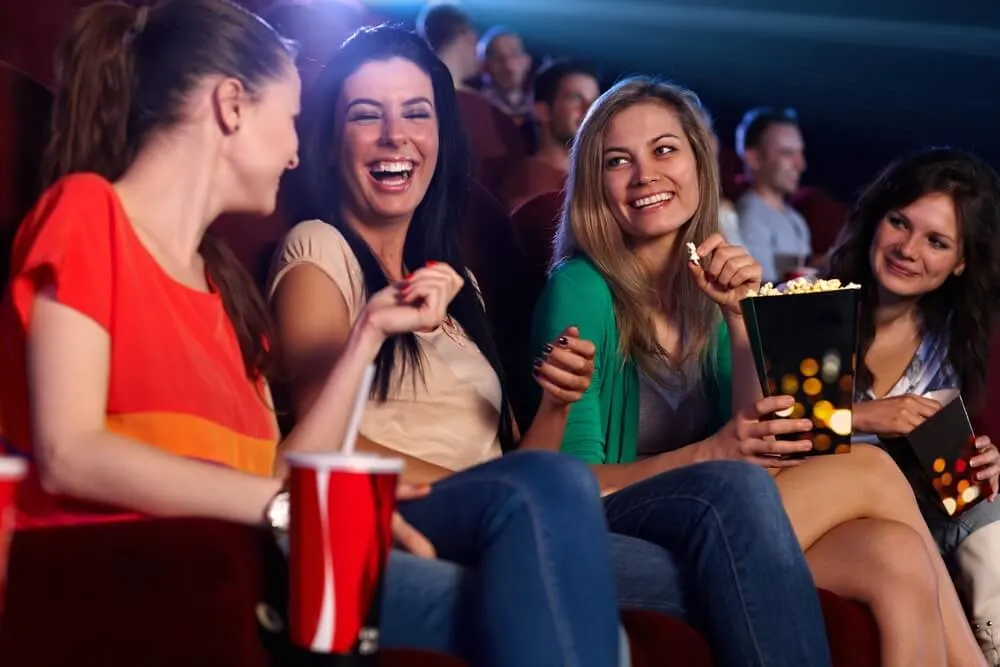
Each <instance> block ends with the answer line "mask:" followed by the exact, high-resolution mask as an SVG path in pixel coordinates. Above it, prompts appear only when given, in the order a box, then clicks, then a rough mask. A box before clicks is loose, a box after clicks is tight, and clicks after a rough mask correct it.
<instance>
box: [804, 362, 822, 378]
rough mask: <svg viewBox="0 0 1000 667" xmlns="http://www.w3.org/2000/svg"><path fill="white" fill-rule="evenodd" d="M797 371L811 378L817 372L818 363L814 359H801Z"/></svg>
mask: <svg viewBox="0 0 1000 667" xmlns="http://www.w3.org/2000/svg"><path fill="white" fill-rule="evenodd" d="M799 372H800V373H802V374H803V375H804V376H806V377H807V378H811V377H812V376H813V375H816V373H818V372H819V364H818V363H816V360H815V359H803V360H802V363H801V364H799Z"/></svg>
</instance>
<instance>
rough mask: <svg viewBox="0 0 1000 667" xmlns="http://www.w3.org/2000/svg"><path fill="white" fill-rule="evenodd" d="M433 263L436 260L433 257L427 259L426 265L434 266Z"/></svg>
mask: <svg viewBox="0 0 1000 667" xmlns="http://www.w3.org/2000/svg"><path fill="white" fill-rule="evenodd" d="M435 264H437V262H435V261H434V260H433V259H429V260H427V266H434V265H435Z"/></svg>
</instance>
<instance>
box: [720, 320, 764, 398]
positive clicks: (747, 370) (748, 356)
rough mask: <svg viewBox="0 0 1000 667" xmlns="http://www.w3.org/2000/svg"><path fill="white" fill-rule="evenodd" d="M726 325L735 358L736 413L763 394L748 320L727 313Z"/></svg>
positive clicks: (733, 396)
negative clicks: (747, 324) (754, 358)
mask: <svg viewBox="0 0 1000 667" xmlns="http://www.w3.org/2000/svg"><path fill="white" fill-rule="evenodd" d="M726 325H727V326H728V327H729V347H730V350H731V353H732V359H733V387H732V399H733V404H732V412H733V414H734V415H735V414H736V413H737V412H738V411H740V410H742V409H743V408H745V407H747V406H748V405H753V404H754V403H756V402H757V401H759V400H760V399H761V398H762V396H763V394H762V393H761V387H760V380H759V379H758V377H757V367H756V365H755V364H754V361H753V350H752V349H751V348H750V336H749V335H748V334H747V328H746V322H744V321H743V318H742V317H741V316H739V315H727V316H726Z"/></svg>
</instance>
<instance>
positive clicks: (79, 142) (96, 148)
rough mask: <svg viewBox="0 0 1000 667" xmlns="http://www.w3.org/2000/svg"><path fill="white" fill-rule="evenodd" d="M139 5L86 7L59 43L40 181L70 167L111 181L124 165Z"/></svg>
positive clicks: (127, 154)
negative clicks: (54, 84) (47, 135)
mask: <svg viewBox="0 0 1000 667" xmlns="http://www.w3.org/2000/svg"><path fill="white" fill-rule="evenodd" d="M144 11H145V10H140V9H136V8H134V7H130V6H128V5H125V4H121V3H117V2H99V3H97V4H96V5H91V6H90V7H86V8H84V9H83V10H81V11H80V13H79V15H78V17H77V19H76V22H75V23H74V24H73V28H72V31H71V32H70V36H69V38H68V39H67V40H66V41H65V42H64V43H63V45H62V46H61V47H60V48H59V52H58V54H57V57H56V68H57V69H56V76H57V84H56V94H55V103H54V105H53V107H52V129H51V138H50V140H49V146H48V148H47V149H46V151H45V157H44V159H43V162H42V177H43V184H44V185H45V186H46V187H48V186H49V185H52V183H54V182H55V181H57V180H58V179H59V178H61V177H62V176H65V175H66V174H70V173H72V172H75V171H90V172H94V173H97V174H100V175H101V176H103V177H104V178H106V179H107V180H109V181H114V180H117V179H118V178H119V177H121V175H122V173H124V171H125V168H126V167H127V166H128V163H129V161H130V159H131V155H130V150H129V148H130V147H129V140H128V124H129V111H130V107H131V101H132V92H133V87H134V73H135V56H134V55H133V51H132V49H131V48H130V47H131V42H132V41H133V39H134V36H135V34H136V27H137V24H138V23H139V19H140V16H141V13H144Z"/></svg>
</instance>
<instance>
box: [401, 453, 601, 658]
mask: <svg viewBox="0 0 1000 667" xmlns="http://www.w3.org/2000/svg"><path fill="white" fill-rule="evenodd" d="M399 509H400V513H401V514H402V515H403V516H404V518H406V520H407V521H409V522H410V523H411V524H412V525H413V527H414V528H416V529H417V530H419V531H420V532H422V533H423V534H424V535H425V536H427V538H428V539H429V540H430V541H431V543H432V544H434V546H435V547H436V548H437V551H438V555H439V557H440V559H441V560H438V561H423V562H418V561H416V559H414V558H413V557H412V556H407V555H406V554H401V553H397V552H394V553H393V557H392V560H391V562H390V565H389V570H388V574H387V578H386V586H385V598H384V605H383V615H382V623H381V626H382V627H381V630H382V632H381V636H382V643H383V645H385V646H413V647H421V648H428V649H433V650H438V651H443V652H448V653H453V654H457V655H459V656H461V657H464V658H465V659H467V660H469V661H470V662H472V663H473V664H475V665H498V666H504V667H506V666H508V665H509V666H511V667H514V666H518V667H520V666H523V665H565V666H566V667H570V666H573V667H575V666H581V667H585V666H586V667H589V666H593V667H608V666H609V665H616V664H618V660H619V653H618V650H619V634H618V607H617V604H616V600H615V589H614V581H613V578H612V570H611V558H610V546H609V538H608V533H607V528H606V524H605V519H604V514H603V512H602V508H601V504H600V502H599V500H598V490H597V484H596V482H595V481H594V478H593V475H591V473H590V470H589V469H588V468H587V467H586V466H585V465H584V464H582V463H580V462H577V461H574V460H571V459H569V458H567V457H564V456H562V455H559V454H554V453H547V452H524V453H515V454H510V455H508V456H504V457H503V458H501V459H499V460H496V461H491V462H490V463H486V464H484V465H480V466H477V467H475V468H471V469H469V470H466V471H463V472H460V473H457V474H455V475H453V476H451V477H448V478H446V479H445V480H443V481H441V482H439V483H437V484H435V485H434V490H433V491H432V492H431V494H430V495H429V496H428V497H426V498H423V499H421V500H417V501H412V502H407V503H403V504H401V506H400V508H399ZM444 561H448V562H444Z"/></svg>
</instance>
